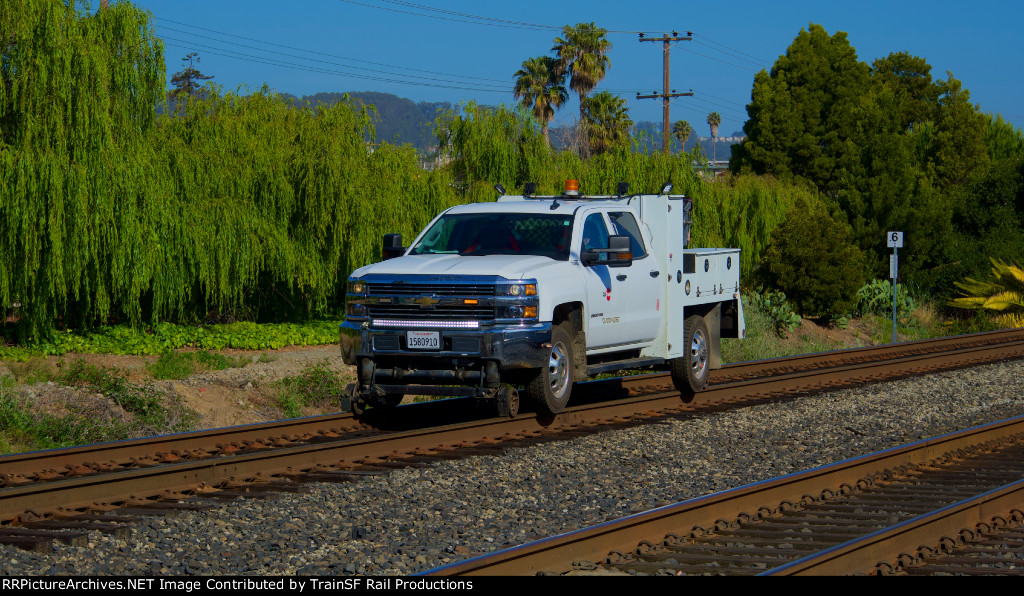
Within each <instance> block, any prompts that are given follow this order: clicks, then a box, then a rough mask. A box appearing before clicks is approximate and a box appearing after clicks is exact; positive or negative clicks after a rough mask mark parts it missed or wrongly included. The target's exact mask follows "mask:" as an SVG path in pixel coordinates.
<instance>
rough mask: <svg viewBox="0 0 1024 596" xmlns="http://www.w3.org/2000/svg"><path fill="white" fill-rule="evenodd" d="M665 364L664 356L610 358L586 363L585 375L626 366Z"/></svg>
mask: <svg viewBox="0 0 1024 596" xmlns="http://www.w3.org/2000/svg"><path fill="white" fill-rule="evenodd" d="M659 364H665V359H664V358H630V359H627V360H612V361H611V362H599V363H596V364H588V365H587V376H588V377H592V376H594V375H599V374H601V373H606V372H612V371H616V370H623V369H627V368H643V367H645V366H657V365H659Z"/></svg>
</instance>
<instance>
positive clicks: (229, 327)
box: [0, 320, 338, 361]
mask: <svg viewBox="0 0 1024 596" xmlns="http://www.w3.org/2000/svg"><path fill="white" fill-rule="evenodd" d="M337 340H338V322H337V321H336V320H335V321H311V322H309V323H305V324H296V323H249V322H240V323H228V324H223V325H204V326H188V325H177V324H174V323H158V324H156V325H154V326H153V327H152V328H150V329H137V328H134V327H131V326H128V325H118V326H103V327H100V328H98V329H97V330H95V331H91V332H80V333H72V332H70V331H69V332H66V333H59V332H58V333H53V334H51V335H48V336H47V337H45V338H43V339H41V340H39V341H37V342H31V343H28V344H26V345H24V346H15V347H0V359H3V360H14V361H24V360H27V359H28V358H31V357H32V356H41V355H42V356H60V355H63V354H67V353H78V354H136V355H157V354H162V353H164V352H167V351H169V350H177V349H181V348H200V349H203V350H223V349H225V348H232V349H237V350H265V349H278V348H283V347H285V346H314V345H326V344H332V343H334V342H336V341H337Z"/></svg>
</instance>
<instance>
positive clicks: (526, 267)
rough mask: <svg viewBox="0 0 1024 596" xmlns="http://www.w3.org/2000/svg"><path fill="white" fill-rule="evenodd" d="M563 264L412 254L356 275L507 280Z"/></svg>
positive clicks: (545, 260)
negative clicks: (490, 276)
mask: <svg viewBox="0 0 1024 596" xmlns="http://www.w3.org/2000/svg"><path fill="white" fill-rule="evenodd" d="M558 263H560V261H555V260H553V259H550V258H548V257H537V256H522V255H486V256H479V257H474V256H460V255H410V256H404V257H398V258H396V259H388V260H387V261H382V262H380V263H374V264H372V265H367V266H365V267H360V268H359V269H356V270H355V271H353V272H352V277H362V276H364V275H439V276H445V277H451V276H456V275H498V276H500V277H504V278H505V279H524V278H526V277H527V276H529V277H531V278H534V277H536V276H537V273H538V271H539V270H540V269H542V268H546V267H553V266H555V265H557V264H558Z"/></svg>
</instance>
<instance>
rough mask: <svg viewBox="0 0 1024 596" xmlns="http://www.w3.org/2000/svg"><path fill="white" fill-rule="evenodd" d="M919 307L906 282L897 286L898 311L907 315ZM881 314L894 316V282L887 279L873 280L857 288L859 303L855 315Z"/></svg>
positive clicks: (854, 310)
mask: <svg viewBox="0 0 1024 596" xmlns="http://www.w3.org/2000/svg"><path fill="white" fill-rule="evenodd" d="M916 307H917V304H916V303H915V302H914V299H913V298H912V297H911V296H910V291H909V290H907V285H906V284H900V285H898V286H896V312H898V313H902V314H903V315H906V314H907V313H909V312H911V311H912V310H914V309H915V308H916ZM869 314H870V315H880V316H887V317H892V283H890V282H889V280H887V279H875V280H872V281H870V282H868V283H866V284H864V285H863V286H861V288H860V289H859V290H857V304H856V305H855V306H854V308H853V315H854V316H857V317H863V316H865V315H869Z"/></svg>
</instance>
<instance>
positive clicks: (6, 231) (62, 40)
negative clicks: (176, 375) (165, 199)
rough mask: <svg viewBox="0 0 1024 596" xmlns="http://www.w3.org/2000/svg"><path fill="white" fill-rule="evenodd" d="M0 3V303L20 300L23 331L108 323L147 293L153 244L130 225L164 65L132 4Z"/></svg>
mask: <svg viewBox="0 0 1024 596" xmlns="http://www.w3.org/2000/svg"><path fill="white" fill-rule="evenodd" d="M3 4H4V6H3V9H2V10H0V83H2V84H0V221H3V222H4V225H3V228H2V231H0V309H2V310H7V309H10V308H12V306H13V305H14V304H20V310H19V314H20V316H21V325H20V327H19V333H20V334H21V335H23V336H24V335H34V334H36V333H37V332H38V331H39V330H41V329H44V328H48V327H50V326H51V325H52V323H53V321H56V320H57V318H58V317H63V318H64V319H65V321H67V320H69V319H80V320H84V319H87V318H101V319H103V318H106V317H107V316H108V315H110V314H111V309H112V304H113V303H114V302H115V301H117V300H118V298H121V297H124V296H128V295H137V294H139V293H141V292H142V291H144V288H145V287H147V286H148V282H147V279H148V276H149V274H150V272H151V270H152V267H153V266H154V261H153V256H154V252H153V249H154V246H153V243H152V242H151V238H150V237H148V236H147V235H146V234H145V233H144V230H143V228H142V227H141V226H140V225H139V223H138V222H139V221H140V220H141V218H140V213H141V212H142V211H145V210H146V208H147V205H146V193H145V188H146V183H145V178H146V175H147V174H146V172H147V168H146V165H147V162H148V159H149V156H150V155H151V145H150V144H149V143H148V142H147V137H148V135H149V134H150V132H151V130H152V129H153V126H154V120H155V110H154V106H155V105H156V104H157V102H158V101H160V99H161V98H162V96H163V86H164V67H163V64H164V59H163V47H162V44H161V43H160V42H159V41H158V40H157V39H156V37H155V35H154V33H153V29H152V27H151V26H150V24H149V17H148V15H147V14H146V13H143V12H141V11H139V10H138V9H136V8H135V7H133V6H132V5H130V4H128V3H118V4H115V5H113V6H109V7H107V8H105V9H104V10H101V11H99V12H98V13H96V14H87V13H85V12H83V11H82V10H81V9H80V4H79V3H78V2H73V1H71V0H66V1H63V0H5V2H4V3H3ZM125 315H126V316H128V317H129V318H133V319H137V318H139V316H140V311H139V309H138V307H135V308H134V309H130V312H127V313H125Z"/></svg>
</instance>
